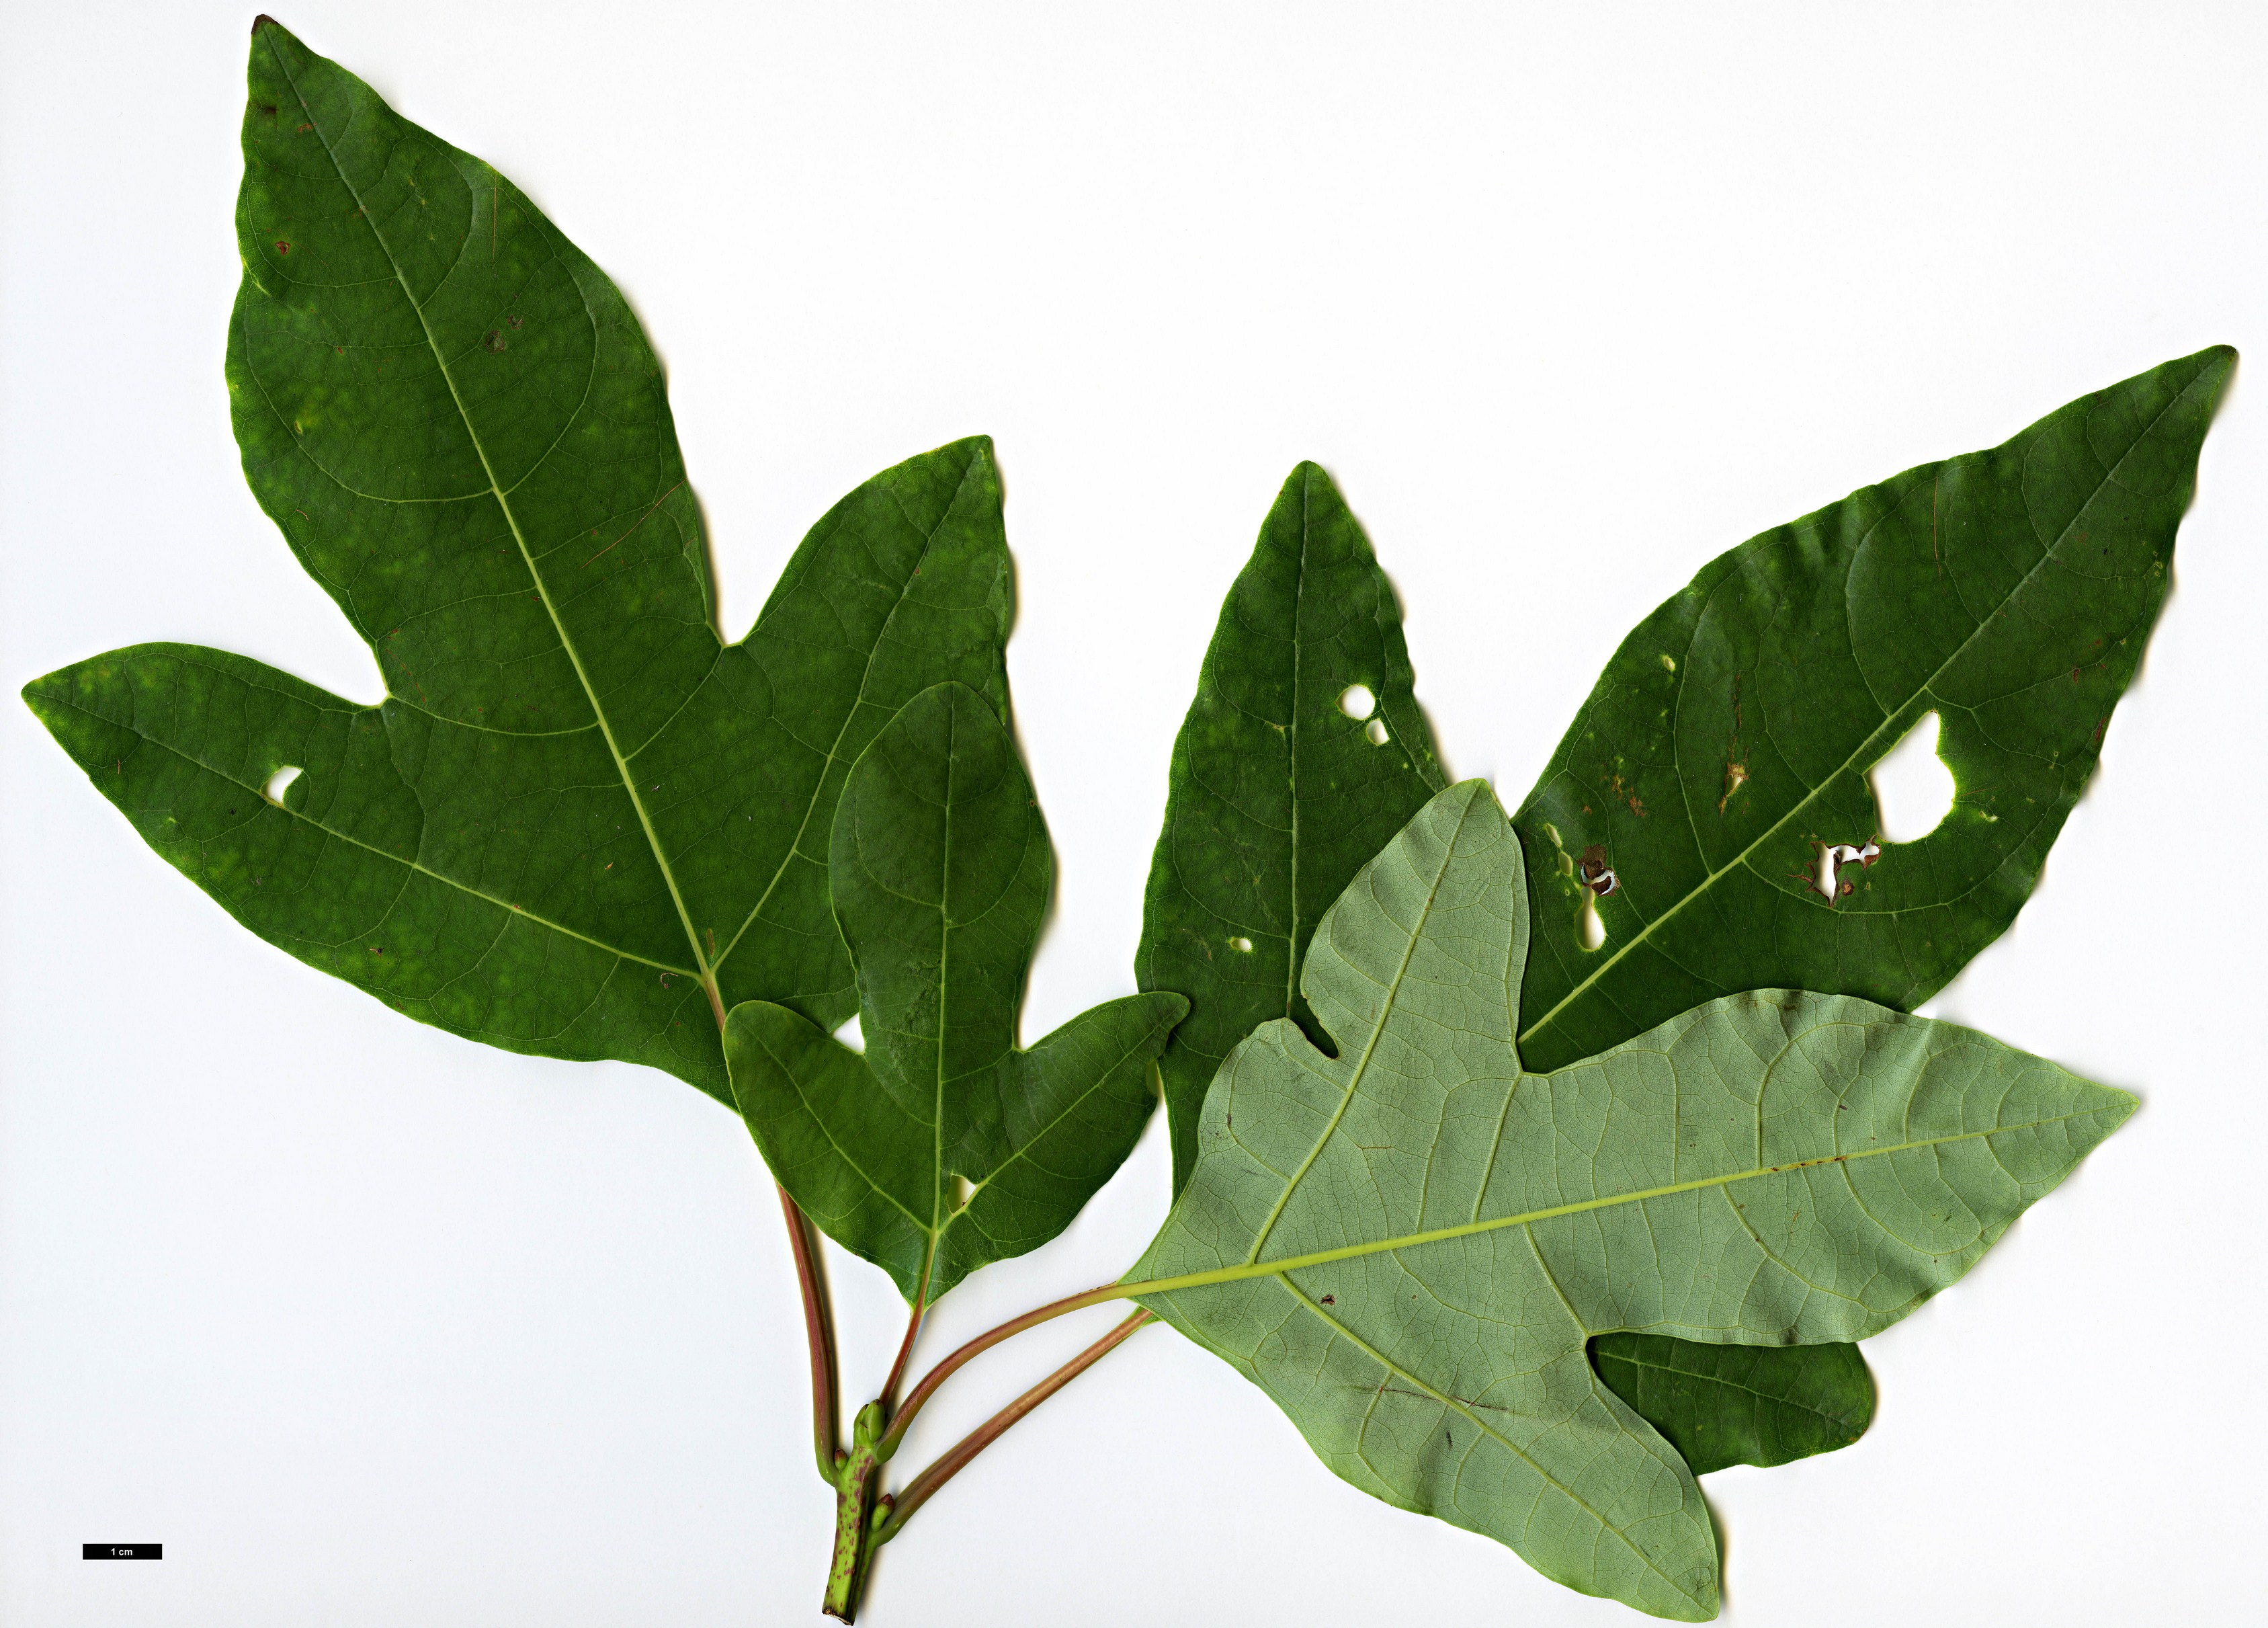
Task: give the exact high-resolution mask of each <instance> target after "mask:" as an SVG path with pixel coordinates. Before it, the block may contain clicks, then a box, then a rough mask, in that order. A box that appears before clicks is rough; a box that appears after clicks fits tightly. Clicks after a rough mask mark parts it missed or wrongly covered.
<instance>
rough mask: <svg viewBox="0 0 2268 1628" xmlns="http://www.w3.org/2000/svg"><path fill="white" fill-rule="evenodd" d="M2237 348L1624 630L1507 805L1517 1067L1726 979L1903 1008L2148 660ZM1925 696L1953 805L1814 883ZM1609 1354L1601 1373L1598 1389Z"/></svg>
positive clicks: (1720, 577)
mask: <svg viewBox="0 0 2268 1628" xmlns="http://www.w3.org/2000/svg"><path fill="white" fill-rule="evenodd" d="M2234 359H2235V353H2234V352H2233V351H2231V350H2228V349H2227V348H2226V347H2216V348H2214V349H2213V350H2204V351H2200V352H2198V354H2197V355H2195V356H2191V357H2183V358H2182V359H2180V360H2178V361H2175V362H2169V363H2167V364H2166V365H2163V366H2161V367H2158V368H2154V369H2153V370H2152V371H2150V372H2147V373H2143V374H2141V375H2139V376H2138V377H2136V378H2133V379H2127V380H2125V381H2124V382H2123V383H2121V384H2117V385H2114V386H2112V387H2110V389H2108V390H2105V391H2102V392H2100V393H2098V394H2095V395H2091V396H2087V397H2083V398H2081V399H2080V401H2074V402H2073V403H2072V404H2070V405H2069V406H2067V407H2065V408H2063V409H2059V410H2058V411H2057V412H2055V413H2052V414H2051V415H2049V416H2047V417H2046V418H2044V419H2042V420H2041V421H2040V422H2039V423H2038V424H2034V425H2033V426H2032V427H2031V428H2029V429H2028V430H2026V431H2023V432H2022V433H2021V434H2020V435H2018V436H2016V437H2015V438H2014V439H2012V440H2010V441H2008V442H2007V443H2006V444H2005V445H2003V446H1999V447H1996V448H1994V449H1992V451H1989V452H1985V453H1974V454H1971V455H1970V456H1967V457H1963V458H1955V459H1952V460H1948V461H1946V462H1943V463H1938V464H1927V465H1924V466H1922V467H1921V468H1916V469H1911V470H1908V471H1907V472H1906V473H1905V474H1904V475H1898V476H1896V478H1895V479H1892V480H1890V481H1888V482H1885V483H1882V484H1881V485H1880V486H1875V487H1870V488H1867V490H1863V491H1859V492H1855V493H1853V494H1852V496H1851V497H1846V498H1845V499H1844V500H1843V501H1842V502H1840V503H1837V504H1834V505H1830V506H1829V507H1828V508H1825V509H1823V510H1820V511H1819V512H1817V513H1815V514H1812V515H1809V516H1808V517H1806V518H1805V519H1801V520H1799V521H1797V522H1795V523H1794V524H1793V525H1792V526H1786V527H1780V528H1778V529H1777V530H1774V531H1770V532H1766V533H1764V534H1763V535H1761V536H1759V537H1756V538H1754V539H1752V540H1750V541H1748V542H1746V543H1743V544H1742V545H1741V546H1740V547H1739V548H1737V549H1734V550H1732V551H1731V552H1729V553H1727V554H1726V555H1723V556H1720V557H1719V558H1718V559H1717V560H1715V561H1713V562H1712V563H1711V564H1709V565H1708V566H1706V567H1705V568H1704V570H1703V571H1701V573H1700V574H1699V575H1698V576H1697V577H1696V578H1694V580H1693V582H1692V583H1691V585H1690V586H1688V587H1686V588H1685V589H1683V591H1682V592H1680V593H1678V594H1677V595H1676V596H1675V598H1673V599H1671V600H1669V601H1668V602H1667V603H1666V604H1664V605H1663V606H1661V608H1660V609H1658V610H1656V611H1655V612H1654V613H1653V615H1651V616H1649V617H1647V618H1646V621H1645V622H1641V623H1640V624H1639V625H1638V628H1637V630H1634V631H1633V632H1632V633H1631V636H1630V637H1629V638H1628V639H1626V640H1624V644H1623V645H1622V648H1621V649H1620V650H1618V651H1617V652H1616V653H1615V656H1614V659H1613V660H1612V661H1610V662H1609V664H1608V667H1607V669H1606V672H1605V673H1604V674H1602V676H1601V678H1600V680H1599V682H1598V685H1597V687H1596V688H1595V689H1594V690H1593V691H1592V694H1591V696H1590V698H1589V699H1588V700H1587V702H1586V703H1585V704H1584V706H1583V710H1582V711H1581V712H1580V714H1579V715H1578V716H1577V718H1576V720H1575V723H1574V725H1573V726H1572V727H1571V728H1570V729H1569V731H1568V733H1567V735H1566V737H1565V740H1562V741H1561V743H1560V746H1559V748H1558V750H1557V753H1556V754H1555V755H1554V756H1553V758H1552V760H1551V762H1550V766H1549V767H1548V768H1547V769H1546V770H1545V771H1544V774H1543V778H1542V779H1541V780H1540V781H1539V783H1538V784H1537V785H1536V787H1535V790H1534V791H1533V792H1530V793H1529V794H1528V800H1527V801H1526V803H1525V804H1523V805H1522V807H1521V810H1520V812H1519V814H1517V815H1516V816H1515V818H1514V824H1515V825H1516V826H1517V827H1518V828H1519V830H1520V833H1521V843H1522V847H1523V849H1524V851H1525V854H1526V859H1527V869H1528V887H1529V889H1530V894H1531V896H1532V898H1533V899H1534V901H1535V906H1536V921H1535V937H1534V940H1533V945H1532V947H1531V949H1530V951H1529V954H1528V983H1527V986H1526V989H1525V991H1524V992H1523V995H1522V999H1521V1048H1522V1055H1523V1056H1525V1057H1528V1060H1529V1062H1530V1064H1531V1065H1533V1066H1536V1067H1552V1066H1557V1064H1562V1063H1565V1062H1568V1061H1572V1059H1574V1058H1576V1057H1582V1056H1585V1055H1587V1054H1589V1053H1591V1052H1594V1051H1598V1050H1603V1049H1604V1048H1606V1047H1608V1046H1611V1045H1614V1044H1616V1043H1618V1042H1622V1041H1624V1040H1627V1039H1629V1038H1630V1037H1631V1035H1636V1034H1638V1033H1639V1032H1641V1031H1643V1030H1644V1029H1646V1028H1648V1027H1650V1026H1651V1025H1653V1024H1654V1023H1656V1022H1658V1021H1660V1020H1661V1019H1663V1018H1665V1017H1667V1016H1668V1015H1670V1014H1671V1013H1675V1012H1678V1011H1680V1010H1683V1008H1685V1007H1688V1006H1693V1005H1695V1004H1697V1003H1698V1002H1700V1001H1703V1000H1706V999H1708V998H1711V997H1712V996H1714V995H1719V994H1722V993H1725V992H1727V991H1733V990H1742V989H1756V988H1771V987H1780V986H1786V987H1792V988H1803V989H1812V990H1822V991H1836V992H1839V993H1844V994H1851V995H1860V996H1864V997H1866V998H1868V999H1870V1000H1875V1001H1879V1002H1881V1003H1882V1004H1884V1005H1886V1006H1896V1007H1901V1008H1911V1007H1912V1006H1918V1005H1919V1004H1920V1003H1921V1002H1923V1001H1924V1000H1926V999H1927V998H1929V997H1930V996H1931V995H1933V994H1934V993H1935V992H1936V991H1938V990H1939V989H1940V988H1942V987H1943V986H1944V984H1945V983H1947V981H1948V980H1949V979H1950V978H1951V977H1952V976H1954V975H1955V973H1957V972H1958V971H1960V969H1962V967H1963V966H1965V965H1967V963H1968V962H1969V961H1970V959H1971V958H1972V957H1974V956H1975V955H1976V954H1977V952H1978V951H1979V950H1981V949H1983V948H1984V947H1985V946H1986V945H1987V944H1989V943H1991V942H1992V940H1993V939H1996V938H1998V937H1999V935H2000V933H2001V932H2004V931H2006V930H2007V925H2008V924H2009V923H2010V922H2011V921H2013V920H2014V917H2015V914H2016V912H2017V910H2019V909H2021V906H2022V904H2023V902H2024V901H2025V899H2026V898H2028V897H2029V895H2030V894H2031V891H2032V888H2033V887H2034V885H2035V884H2036V882H2037V880H2038V879H2039V873H2040V868H2041V866H2042V865H2043V862H2044V860H2045V858H2046V856H2047V851H2048V849H2049V847H2050V846H2051V844H2052V843H2054V841H2055V838H2056V836H2057V834H2058V832H2059V831H2060V830H2061V829H2062V827H2063V822H2064V819H2065V817H2066V815H2067V814H2069V813H2070V811H2071V808H2072V806H2073V804H2074V803H2075V802H2076V801H2077V800H2078V798H2079V794H2080V791H2081V790H2082V789H2083V788H2084V787H2085V785H2086V783H2087V780H2088V776H2089V775H2090V774H2091V773H2092V772H2093V770H2094V767H2095V758H2096V755H2097V753H2098V751H2099V749H2100V748H2101V746H2102V734H2103V732H2104V730H2105V729H2106V728H2107V727H2108V726H2109V723H2110V714H2111V711H2112V710H2113V709H2114V708H2115V707H2116V706H2117V703H2118V699H2119V697H2120V696H2122V695H2123V694H2124V691H2125V688H2126V685H2127V683H2128V682H2129V681H2131V679H2132V676H2133V674H2134V671H2135V668H2136V667H2137V665H2138V664H2139V661H2140V659H2141V656H2142V651H2143V648H2144V645H2145V644H2146V642H2147V639H2148V637H2149V633H2150V629H2151V627H2152V625H2153V624H2154V622H2155V621H2156V618H2157V615H2158V609H2159V607H2160V605H2161V603H2162V602H2163V601H2164V598H2165V593H2166V587H2167V583H2168V578H2169V566H2170V562H2171V558H2172V553H2173V547H2174V537H2175V532H2176V527H2178V525H2179V523H2180V520H2181V517H2182V514H2183V511H2184V510H2185V509H2186V508H2187V507H2188V504H2189V497H2190V492H2191V487H2192V484H2193V483H2194V479H2195V472H2196V467H2197V460H2198V449H2199V447H2200V446H2201V444H2202V442H2203V440H2204V437H2205V431H2206V428H2207V426H2208V424H2210V422H2211V419H2212V414H2213V405H2214V402H2215V401H2216V399H2217V397H2218V395H2219V394H2220V387H2221V385H2222V382H2223V380H2224V379H2226V378H2227V376H2228V369H2229V366H2230V365H2231V363H2232V362H2233V360H2234ZM1931 711H1934V712H1936V713H1937V714H1938V716H1939V718H1940V734H1939V744H1938V755H1939V756H1940V758H1941V759H1942V760H1943V761H1944V762H1945V763H1946V764H1947V766H1948V767H1949V768H1950V769H1951V770H1952V771H1953V773H1954V776H1955V781H1956V785H1957V786H1958V791H1957V793H1956V797H1955V804H1954V807H1953V810H1952V812H1951V813H1950V814H1948V816H1947V818H1946V819H1945V821H1943V822H1942V823H1941V824H1940V826H1939V827H1938V828H1937V829H1935V830H1934V831H1933V832H1932V833H1931V834H1930V835H1928V836H1926V837H1923V838H1922V839H1920V840H1919V841H1917V842H1912V843H1885V844H1884V845H1883V848H1882V853H1881V858H1880V860H1879V861H1878V862H1877V863H1875V864H1874V865H1873V866H1868V867H1866V868H1864V869H1862V870H1860V871H1859V873H1858V874H1857V876H1856V878H1855V882H1854V886H1853V888H1852V892H1851V893H1850V894H1849V895H1847V896H1838V897H1837V898H1835V899H1831V900H1830V899H1828V898H1825V897H1823V896H1822V895H1820V894H1819V893H1818V892H1817V891H1816V890H1815V888H1814V887H1813V885H1812V884H1811V883H1810V882H1809V881H1808V880H1807V878H1808V876H1810V875H1815V874H1816V873H1817V869H1818V854H1819V851H1818V849H1817V847H1816V846H1815V844H1816V843H1830V844H1841V843H1851V844H1853V845H1859V844H1864V843H1866V842H1867V840H1868V838H1869V837H1870V836H1872V835H1874V833H1875V832H1876V831H1878V830H1879V829H1880V824H1879V819H1878V815H1877V814H1876V811H1875V807H1874V793H1873V791H1872V788H1871V787H1870V785H1868V782H1867V770H1870V769H1871V768H1872V767H1873V766H1874V763H1875V762H1878V761H1879V760H1880V759H1881V757H1882V755H1884V754H1885V753H1887V752H1888V751H1889V749H1890V748H1892V747H1894V746H1895V745H1896V743H1897V741H1898V740H1900V738H1901V737H1902V736H1904V733H1906V732H1907V731H1908V730H1909V729H1910V728H1911V727H1912V726H1913V725H1914V724H1915V723H1916V722H1917V721H1918V719H1919V718H1921V717H1922V716H1923V715H1924V714H1926V713H1927V712H1931ZM1594 847H1595V848H1596V849H1597V850H1598V851H1599V853H1600V854H1601V856H1602V858H1603V859H1604V861H1605V862H1606V863H1607V864H1608V865H1609V867H1610V868H1611V869H1612V871H1613V872H1614V874H1615V876H1616V881H1617V884H1618V885H1617V886H1616V888H1615V890H1614V891H1613V892H1612V893H1610V894H1609V895H1606V896H1604V897H1602V898H1601V899H1600V900H1599V901H1598V902H1597V910H1598V912H1599V918H1600V921H1601V923H1602V925H1603V926H1604V927H1605V929H1606V940H1605V943H1604V945H1603V946H1602V947H1601V948H1600V949H1599V950H1597V951H1595V952H1594V951H1589V950H1587V949H1586V948H1585V947H1583V944H1582V940H1581V937H1580V933H1581V921H1582V916H1583V908H1584V902H1585V890H1584V888H1583V885H1582V879H1581V875H1580V871H1579V869H1578V865H1577V861H1578V859H1579V858H1580V856H1582V855H1583V854H1584V852H1585V851H1587V850H1590V849H1593V848H1594ZM1719 1360H1720V1359H1719V1357H1717V1356H1716V1355H1714V1354H1712V1353H1711V1352H1706V1351H1704V1350H1702V1349H1700V1348H1698V1347H1687V1348H1683V1349H1682V1350H1680V1351H1679V1352H1677V1354H1676V1356H1675V1362H1676V1363H1677V1364H1679V1365H1681V1366H1683V1367H1684V1368H1687V1369H1690V1370H1699V1369H1702V1368H1704V1367H1705V1366H1707V1365H1709V1364H1711V1363H1713V1362H1717V1361H1719ZM1783 1360H1784V1362H1785V1365H1786V1366H1787V1367H1788V1368H1789V1369H1790V1370H1791V1372H1793V1370H1794V1369H1797V1368H1800V1367H1801V1366H1803V1365H1805V1364H1806V1363H1808V1362H1815V1363H1816V1365H1817V1368H1818V1372H1817V1373H1816V1374H1814V1375H1812V1376H1811V1378H1810V1379H1809V1380H1808V1381H1806V1383H1808V1384H1810V1385H1812V1386H1814V1387H1815V1388H1817V1389H1821V1390H1823V1391H1831V1390H1833V1389H1835V1388H1836V1387H1837V1386H1838V1385H1843V1384H1845V1383H1847V1382H1848V1376H1849V1375H1850V1374H1851V1373H1852V1371H1853V1370H1854V1369H1858V1368H1862V1367H1863V1363H1862V1361H1861V1359H1859V1356H1858V1353H1857V1352H1852V1351H1846V1350H1843V1349H1839V1348H1836V1349H1823V1350H1822V1351H1820V1352H1819V1353H1818V1354H1817V1356H1816V1357H1815V1358H1813V1357H1810V1356H1808V1355H1806V1354H1804V1353H1803V1352H1800V1351H1799V1352H1791V1353H1789V1354H1788V1356H1787V1357H1786V1358H1785V1359H1783ZM1602 1372H1606V1371H1604V1370H1602ZM1630 1372H1631V1370H1629V1369H1628V1368H1627V1367H1625V1368H1624V1369H1620V1370H1616V1371H1613V1372H1606V1377H1607V1378H1608V1380H1609V1383H1613V1384H1616V1389H1618V1390H1619V1389H1621V1385H1620V1382H1619V1381H1620V1377H1622V1376H1624V1375H1626V1374H1629V1373H1630ZM1791 1382H1793V1381H1791ZM1623 1395H1624V1399H1625V1400H1627V1401H1629V1402H1631V1404H1632V1405H1633V1406H1637V1405H1638V1403H1639V1400H1640V1398H1639V1397H1638V1396H1634V1395H1631V1393H1630V1392H1628V1391H1624V1392H1623ZM1647 1400H1648V1402H1649V1404H1650V1405H1651V1406H1653V1407H1655V1408H1658V1409H1659V1410H1661V1411H1653V1412H1648V1414H1647V1416H1648V1417H1649V1418H1653V1419H1654V1421H1655V1422H1656V1423H1657V1424H1659V1425H1661V1426H1662V1428H1663V1430H1664V1432H1665V1433H1667V1434H1668V1436H1669V1437H1670V1438H1671V1439H1672V1440H1678V1441H1685V1440H1696V1441H1704V1440H1705V1441H1717V1442H1727V1441H1732V1440H1740V1439H1742V1432H1744V1431H1745V1430H1746V1429H1747V1425H1746V1424H1745V1423H1744V1421H1745V1419H1746V1417H1747V1415H1748V1412H1749V1399H1748V1398H1746V1397H1745V1396H1742V1395H1740V1394H1739V1393H1737V1392H1727V1391H1723V1390H1720V1389H1715V1388H1710V1387H1704V1386H1702V1385H1700V1384H1699V1383H1698V1382H1697V1381H1694V1382H1688V1383H1684V1384H1681V1385H1678V1386H1675V1387H1668V1386H1663V1385H1660V1384H1656V1385H1654V1386H1653V1389H1651V1390H1650V1391H1649V1392H1648V1395H1647ZM1641 1411H1646V1410H1645V1409H1641ZM1870 1411H1871V1410H1870ZM1860 1427H1861V1428H1863V1427H1864V1426H1863V1420H1862V1422H1861V1425H1860ZM1801 1439H1804V1440H1816V1441H1818V1442H1819V1443H1820V1444H1821V1445H1820V1446H1818V1447H1816V1448H1812V1449H1811V1450H1813V1451H1826V1450H1829V1449H1830V1448H1832V1447H1834V1446H1838V1445H1841V1442H1840V1441H1838V1440H1837V1439H1836V1437H1835V1433H1834V1432H1833V1431H1831V1430H1829V1431H1824V1432H1822V1433H1818V1434H1815V1435H1808V1436H1805V1437H1802V1438H1801ZM1740 1462H1778V1461H1774V1460H1768V1459H1753V1458H1749V1459H1744V1460H1742V1461H1740Z"/></svg>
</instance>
